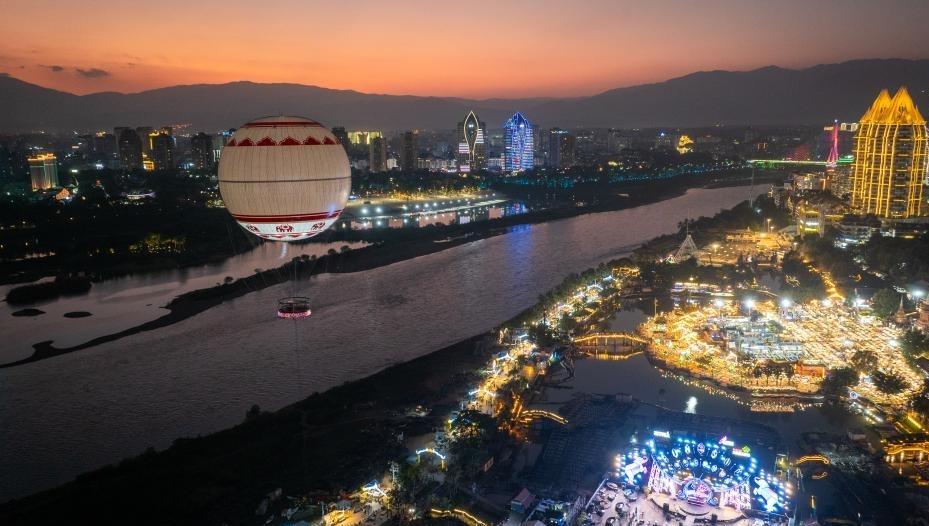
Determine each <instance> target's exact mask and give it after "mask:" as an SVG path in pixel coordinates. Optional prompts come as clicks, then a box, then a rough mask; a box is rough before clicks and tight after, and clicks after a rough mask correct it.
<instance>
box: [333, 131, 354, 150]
mask: <svg viewBox="0 0 929 526" xmlns="http://www.w3.org/2000/svg"><path fill="white" fill-rule="evenodd" d="M330 131H332V135H333V136H335V138H336V139H337V140H338V141H339V144H341V145H342V148H343V149H344V150H345V153H348V149H349V146H351V141H349V140H348V133H346V131H345V128H343V127H342V126H335V127H333V128H332V130H330Z"/></svg>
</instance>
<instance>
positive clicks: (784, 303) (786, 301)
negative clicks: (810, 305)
mask: <svg viewBox="0 0 929 526" xmlns="http://www.w3.org/2000/svg"><path fill="white" fill-rule="evenodd" d="M791 305H793V302H792V301H790V298H781V308H782V309H789V308H790V306H791Z"/></svg>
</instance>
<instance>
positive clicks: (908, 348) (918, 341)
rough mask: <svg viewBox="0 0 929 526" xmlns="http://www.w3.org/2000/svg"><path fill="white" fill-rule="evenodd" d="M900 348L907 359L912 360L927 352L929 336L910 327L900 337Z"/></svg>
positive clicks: (928, 349)
mask: <svg viewBox="0 0 929 526" xmlns="http://www.w3.org/2000/svg"><path fill="white" fill-rule="evenodd" d="M900 350H901V351H902V352H903V356H904V357H906V359H907V360H909V361H913V360H916V359H917V358H920V357H921V356H923V355H925V354H927V353H929V336H926V335H924V334H923V333H921V332H919V331H916V330H913V329H910V330H908V331H906V333H905V334H904V335H903V338H901V339H900Z"/></svg>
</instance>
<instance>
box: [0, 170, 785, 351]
mask: <svg viewBox="0 0 929 526" xmlns="http://www.w3.org/2000/svg"><path fill="white" fill-rule="evenodd" d="M777 177H782V175H778V176H777ZM761 180H762V179H761V178H756V179H755V183H756V184H757V185H761V184H764V183H762V182H760V181H761ZM748 182H749V179H748V178H747V177H746V176H745V175H744V174H737V175H735V176H731V177H725V178H716V179H713V180H710V181H706V180H700V179H699V178H697V177H687V178H682V179H680V180H678V181H676V184H674V185H671V184H668V182H667V181H664V182H662V183H660V184H659V183H651V184H647V185H639V186H635V187H629V188H628V190H630V191H632V192H637V193H635V195H632V194H630V195H629V196H628V197H621V196H615V197H614V198H612V199H608V200H604V201H603V202H602V203H601V204H599V205H597V206H590V207H585V208H559V209H549V210H540V211H534V212H529V213H526V214H521V215H517V216H509V217H504V218H501V219H497V220H493V221H483V222H477V223H470V224H465V225H451V226H444V227H426V228H423V229H417V230H409V231H406V230H397V231H389V230H385V231H380V233H378V232H375V233H374V234H370V235H375V234H376V235H388V236H390V239H389V242H378V239H376V238H373V237H366V236H367V235H361V234H359V235H358V236H353V237H352V238H351V239H345V240H346V241H352V240H362V241H368V242H372V243H374V244H371V245H369V246H366V247H363V248H360V249H355V250H351V251H347V252H340V253H330V254H328V255H324V256H321V257H319V258H316V259H309V258H302V259H295V260H293V261H291V262H290V263H287V264H285V265H283V266H281V267H279V268H275V269H270V270H265V271H261V272H257V273H256V274H254V275H252V276H248V277H246V278H240V279H238V280H235V281H233V282H231V283H225V284H221V285H218V286H216V287H210V288H206V289H200V290H196V291H192V292H189V293H186V294H182V295H180V296H178V297H177V298H175V299H174V300H172V301H171V302H169V303H168V304H167V305H166V306H165V309H167V310H168V313H167V314H164V315H163V316H160V317H158V318H156V319H154V320H151V321H148V322H145V323H142V324H140V325H136V326H134V327H130V328H128V329H125V330H122V331H119V332H115V333H111V334H107V335H104V336H99V337H97V338H93V339H91V340H88V341H86V342H84V343H81V344H78V345H73V346H68V347H56V346H55V345H54V344H53V342H51V341H41V342H37V343H35V344H34V345H33V349H34V352H33V353H32V354H31V355H29V356H27V357H25V358H23V359H20V360H15V361H12V362H7V363H4V364H0V369H3V368H9V367H15V366H19V365H23V364H27V363H33V362H36V361H40V360H44V359H47V358H52V357H55V356H60V355H63V354H67V353H71V352H76V351H80V350H84V349H88V348H91V347H94V346H97V345H100V344H104V343H108V342H112V341H116V340H119V339H122V338H125V337H127V336H131V335H134V334H138V333H141V332H145V331H152V330H156V329H160V328H163V327H167V326H170V325H173V324H175V323H178V322H180V321H183V320H186V319H188V318H191V317H193V316H195V315H197V314H200V313H202V312H204V311H206V310H209V309H211V308H213V307H216V306H218V305H220V304H222V303H224V302H227V301H230V300H233V299H236V298H239V297H242V296H245V295H247V294H250V293H252V292H255V291H258V290H262V289H265V288H268V287H271V286H274V285H278V284H280V283H283V282H285V281H288V280H290V279H292V278H293V277H294V276H296V277H297V279H298V280H308V279H310V278H311V277H312V276H314V275H318V274H322V273H349V272H361V271H365V270H371V269H374V268H377V267H382V266H386V265H390V264H393V263H397V262H400V261H404V260H407V259H412V258H416V257H420V256H425V255H428V254H433V253H436V252H440V251H443V250H447V249H450V248H453V247H456V246H459V245H463V244H466V243H471V242H474V241H478V240H480V239H487V238H491V237H494V236H498V235H501V234H505V233H507V232H509V231H510V229H511V228H513V227H516V226H520V225H527V224H538V223H544V222H549V221H555V220H559V219H567V218H571V217H576V216H580V215H584V214H590V213H600V212H609V211H613V210H622V209H630V208H635V207H638V206H643V205H648V204H651V203H654V202H658V201H663V200H665V199H670V198H673V197H676V196H680V195H683V194H684V193H686V192H687V191H688V190H690V189H692V188H694V187H705V186H712V187H714V188H718V187H725V186H742V185H744V184H746V183H748ZM359 236H360V237H359ZM356 237H357V238H358V239H355V238H356ZM381 241H384V240H383V239H382V240H381Z"/></svg>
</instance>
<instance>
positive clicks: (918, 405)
mask: <svg viewBox="0 0 929 526" xmlns="http://www.w3.org/2000/svg"><path fill="white" fill-rule="evenodd" d="M911 404H912V406H913V410H914V411H916V412H917V413H919V415H920V416H922V417H923V419H924V420H925V419H929V379H925V380H923V386H922V388H921V389H920V390H919V392H918V393H916V396H914V397H913V400H912V402H911Z"/></svg>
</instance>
